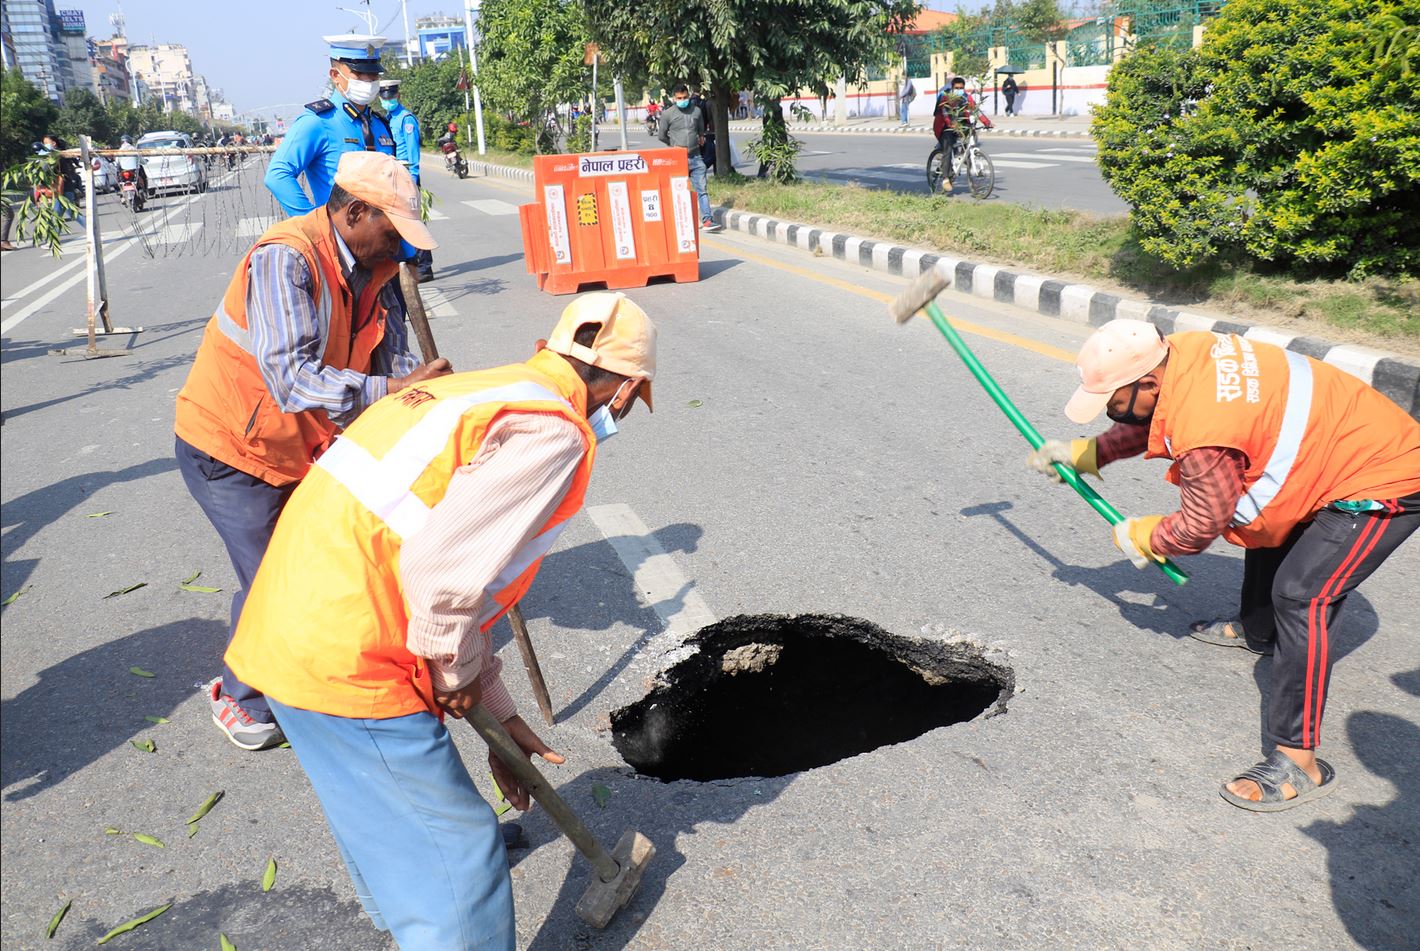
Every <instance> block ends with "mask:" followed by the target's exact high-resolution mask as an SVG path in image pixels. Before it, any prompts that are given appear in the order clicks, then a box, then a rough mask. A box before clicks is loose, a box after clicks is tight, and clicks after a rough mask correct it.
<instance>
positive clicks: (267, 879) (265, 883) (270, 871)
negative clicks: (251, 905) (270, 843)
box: [261, 858, 276, 892]
mask: <svg viewBox="0 0 1420 951" xmlns="http://www.w3.org/2000/svg"><path fill="white" fill-rule="evenodd" d="M275 884H276V860H275V859H274V858H272V859H267V860H266V871H265V872H263V873H262V874H261V890H262V891H264V892H269V891H271V886H273V885H275Z"/></svg>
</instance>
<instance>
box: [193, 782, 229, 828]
mask: <svg viewBox="0 0 1420 951" xmlns="http://www.w3.org/2000/svg"><path fill="white" fill-rule="evenodd" d="M226 794H227V793H226V791H225V790H222V789H219V790H217V791H216V792H214V793H213V794H212V795H210V796H208V797H207V799H206V801H204V802H203V803H202V805H200V806H198V807H197V811H196V812H194V813H193V814H192V818H191V819H189V820H187V821H188V824H189V825H191V824H192V823H194V822H200V821H201V820H202V817H203V816H205V815H207V813H209V812H211V811H212V807H213V806H215V805H217V803H219V802H221V801H222V797H223V796H225V795H226Z"/></svg>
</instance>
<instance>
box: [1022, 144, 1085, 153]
mask: <svg viewBox="0 0 1420 951" xmlns="http://www.w3.org/2000/svg"><path fill="white" fill-rule="evenodd" d="M1037 151H1040V152H1098V151H1099V147H1098V146H1095V145H1068V146H1067V145H1062V146H1057V147H1056V148H1053V149H1038V150H1037Z"/></svg>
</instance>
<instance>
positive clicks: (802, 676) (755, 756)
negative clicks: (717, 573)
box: [611, 615, 1015, 782]
mask: <svg viewBox="0 0 1420 951" xmlns="http://www.w3.org/2000/svg"><path fill="white" fill-rule="evenodd" d="M687 643H688V644H690V645H693V646H696V647H698V648H699V650H698V651H697V652H696V653H695V654H694V655H692V656H690V657H688V658H686V659H685V660H683V661H681V662H680V663H678V664H676V665H675V666H674V667H671V668H670V669H669V670H667V671H665V672H664V673H663V674H662V675H661V677H660V680H659V682H658V684H657V685H656V686H655V687H654V688H653V689H652V690H651V692H650V693H649V694H647V695H646V696H645V697H643V698H642V699H641V700H638V701H637V702H636V703H633V704H631V705H629V706H626V707H622V708H621V709H619V710H616V711H614V712H613V713H612V715H611V726H612V738H613V742H614V743H615V745H616V750H617V752H618V753H620V754H621V757H622V758H623V759H624V760H626V762H627V763H629V764H630V765H631V766H632V767H634V768H635V769H636V770H637V771H638V772H640V773H644V774H645V775H647V776H654V777H656V778H657V779H661V780H665V781H667V782H669V781H670V780H675V779H691V780H698V781H702V782H703V781H706V780H713V779H731V778H736V777H741V776H765V777H769V776H783V775H785V774H787V773H796V772H799V771H801V770H806V769H813V768H814V767H816V766H826V765H828V764H829V763H834V762H837V761H838V760H841V759H845V758H847V757H849V756H856V755H857V754H859V753H866V752H868V751H869V750H875V749H877V748H878V747H880V746H887V745H889V744H893V743H902V742H905V741H907V740H910V739H913V738H914V737H918V736H921V735H922V734H923V733H926V732H927V731H929V730H934V729H936V728H937V727H941V726H947V725H949V724H952V723H962V722H965V721H967V720H971V719H973V718H975V717H977V716H979V715H981V714H982V713H985V712H986V711H987V710H988V709H990V708H992V707H994V708H995V712H998V713H1004V712H1005V709H1006V700H1007V699H1008V698H1009V697H1010V695H1011V691H1012V690H1013V689H1014V686H1015V678H1014V675H1013V673H1012V672H1011V669H1010V668H1009V667H1005V666H1003V665H1001V664H997V663H994V662H992V661H990V660H988V659H986V657H985V656H984V655H983V654H982V652H981V650H980V649H979V648H976V647H973V646H971V645H967V644H950V643H942V642H938V641H925V640H911V639H908V638H905V637H898V636H896V635H893V634H889V633H888V632H887V631H884V630H883V629H882V628H880V627H878V626H877V625H875V624H871V623H869V622H867V621H862V620H858V619H856V618H849V617H841V616H837V615H797V616H784V615H753V616H739V617H732V618H726V619H725V620H723V621H720V622H718V623H716V624H712V625H710V626H709V627H707V628H704V629H703V630H701V631H699V632H698V633H697V634H696V635H695V636H694V637H692V638H691V639H690V641H688V642H687Z"/></svg>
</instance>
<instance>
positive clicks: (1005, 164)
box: [991, 155, 1055, 168]
mask: <svg viewBox="0 0 1420 951" xmlns="http://www.w3.org/2000/svg"><path fill="white" fill-rule="evenodd" d="M1051 157H1052V158H1054V156H1051ZM991 164H992V165H993V166H995V167H996V168H1053V167H1054V166H1055V163H1054V162H1015V161H1012V160H1011V159H1006V160H1004V161H1003V160H1001V159H998V158H997V157H996V156H994V155H993V156H991Z"/></svg>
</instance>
